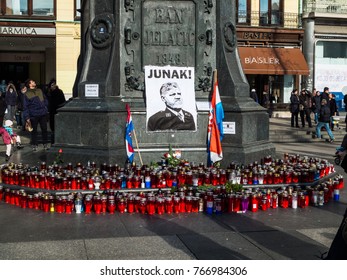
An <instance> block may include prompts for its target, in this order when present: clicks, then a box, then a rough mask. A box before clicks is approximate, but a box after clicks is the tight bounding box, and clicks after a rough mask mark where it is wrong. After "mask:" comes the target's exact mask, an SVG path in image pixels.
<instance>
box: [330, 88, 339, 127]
mask: <svg viewBox="0 0 347 280" xmlns="http://www.w3.org/2000/svg"><path fill="white" fill-rule="evenodd" d="M328 104H329V108H330V128H331V130H332V131H334V127H335V125H334V122H333V117H334V116H337V114H338V109H337V104H336V100H335V96H334V94H332V93H329V101H328Z"/></svg>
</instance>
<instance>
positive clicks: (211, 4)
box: [204, 0, 213, 14]
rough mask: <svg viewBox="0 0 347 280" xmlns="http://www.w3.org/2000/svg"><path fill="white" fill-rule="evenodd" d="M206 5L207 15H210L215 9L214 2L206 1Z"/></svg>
mask: <svg viewBox="0 0 347 280" xmlns="http://www.w3.org/2000/svg"><path fill="white" fill-rule="evenodd" d="M204 4H205V13H208V14H210V13H211V10H212V8H213V1H212V0H204Z"/></svg>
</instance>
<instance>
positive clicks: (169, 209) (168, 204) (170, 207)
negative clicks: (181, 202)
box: [165, 197, 173, 214]
mask: <svg viewBox="0 0 347 280" xmlns="http://www.w3.org/2000/svg"><path fill="white" fill-rule="evenodd" d="M165 212H166V213H168V214H171V213H172V212H173V202H172V198H171V197H166V198H165Z"/></svg>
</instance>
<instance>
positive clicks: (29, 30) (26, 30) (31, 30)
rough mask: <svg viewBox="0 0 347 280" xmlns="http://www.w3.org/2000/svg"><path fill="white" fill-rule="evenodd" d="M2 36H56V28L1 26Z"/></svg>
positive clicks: (0, 33)
mask: <svg viewBox="0 0 347 280" xmlns="http://www.w3.org/2000/svg"><path fill="white" fill-rule="evenodd" d="M0 35H10V36H13V35H21V36H22V35H25V36H41V35H45V36H55V28H45V27H14V26H0Z"/></svg>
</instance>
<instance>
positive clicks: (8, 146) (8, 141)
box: [0, 126, 12, 161]
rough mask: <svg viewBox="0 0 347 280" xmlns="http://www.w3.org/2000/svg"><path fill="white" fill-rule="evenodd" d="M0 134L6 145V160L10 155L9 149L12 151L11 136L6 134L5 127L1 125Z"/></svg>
mask: <svg viewBox="0 0 347 280" xmlns="http://www.w3.org/2000/svg"><path fill="white" fill-rule="evenodd" d="M0 135H1V137H2V141H3V142H4V144H5V146H6V151H5V160H6V161H8V160H9V159H10V157H11V151H12V144H11V141H12V139H11V136H10V134H8V132H7V131H6V129H5V128H4V127H3V126H0Z"/></svg>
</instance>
